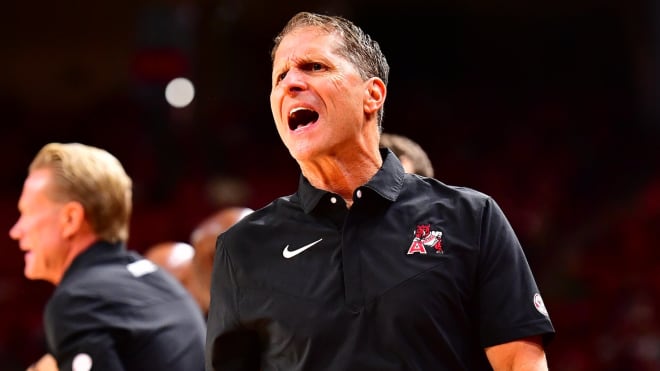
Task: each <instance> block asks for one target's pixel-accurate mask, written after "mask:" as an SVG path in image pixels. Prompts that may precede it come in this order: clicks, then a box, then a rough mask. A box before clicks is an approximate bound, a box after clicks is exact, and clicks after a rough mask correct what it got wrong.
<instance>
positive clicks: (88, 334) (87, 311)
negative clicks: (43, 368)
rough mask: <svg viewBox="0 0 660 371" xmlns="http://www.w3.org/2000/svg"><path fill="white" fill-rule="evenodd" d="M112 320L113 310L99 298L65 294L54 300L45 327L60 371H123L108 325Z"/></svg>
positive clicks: (48, 308) (49, 307)
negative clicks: (109, 320) (108, 320)
mask: <svg viewBox="0 0 660 371" xmlns="http://www.w3.org/2000/svg"><path fill="white" fill-rule="evenodd" d="M110 316H113V313H112V308H109V307H108V305H107V303H104V301H103V300H99V298H96V297H92V296H81V295H70V294H68V293H65V294H62V295H58V296H57V297H56V298H54V300H53V301H52V302H51V303H50V304H49V305H48V307H47V310H46V319H45V323H46V326H47V331H46V333H47V334H48V344H49V347H50V351H51V353H52V354H53V356H54V357H55V359H56V360H57V364H58V367H59V370H60V371H73V370H75V371H79V370H107V371H123V370H124V367H123V365H122V362H121V360H120V358H119V354H118V353H117V344H115V339H114V337H113V334H112V329H111V328H110V327H109V326H108V325H107V321H106V319H107V318H108V317H110ZM115 320H116V318H115Z"/></svg>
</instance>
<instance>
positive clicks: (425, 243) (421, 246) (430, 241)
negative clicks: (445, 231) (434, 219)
mask: <svg viewBox="0 0 660 371" xmlns="http://www.w3.org/2000/svg"><path fill="white" fill-rule="evenodd" d="M426 247H433V248H434V249H435V252H436V253H438V254H444V250H442V232H440V231H432V230H431V225H430V224H421V225H418V226H417V228H416V229H415V238H413V241H412V243H411V244H410V248H408V255H411V254H414V253H416V252H418V253H420V254H426Z"/></svg>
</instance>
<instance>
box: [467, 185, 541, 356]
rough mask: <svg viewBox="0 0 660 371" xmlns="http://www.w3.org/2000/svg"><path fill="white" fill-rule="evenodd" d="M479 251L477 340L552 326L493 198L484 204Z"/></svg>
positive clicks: (497, 340)
mask: <svg viewBox="0 0 660 371" xmlns="http://www.w3.org/2000/svg"><path fill="white" fill-rule="evenodd" d="M479 244H480V254H479V270H478V271H479V277H478V287H479V313H480V316H479V318H480V323H479V331H480V339H481V343H482V346H484V347H488V346H493V345H497V344H502V343H506V342H510V341H513V340H516V339H520V338H523V337H529V336H534V335H542V336H543V339H544V343H547V342H549V341H550V340H551V339H552V337H553V336H554V328H553V326H552V323H551V321H550V317H549V315H548V312H547V310H546V308H545V305H544V304H543V300H542V298H541V294H540V291H539V288H538V287H537V285H536V282H535V279H534V276H533V274H532V271H531V269H530V267H529V264H528V261H527V258H526V256H525V253H524V251H523V249H522V246H521V245H520V242H519V240H518V238H517V237H516V234H515V233H514V231H513V228H512V227H511V225H510V223H509V222H508V220H507V219H506V217H505V215H504V213H503V212H502V210H501V209H500V207H499V206H498V205H497V203H496V202H495V201H494V200H493V199H492V198H487V199H486V202H485V204H484V209H483V214H482V219H481V233H480V239H479Z"/></svg>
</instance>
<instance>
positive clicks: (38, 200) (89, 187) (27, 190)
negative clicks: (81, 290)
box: [9, 143, 132, 285]
mask: <svg viewBox="0 0 660 371" xmlns="http://www.w3.org/2000/svg"><path fill="white" fill-rule="evenodd" d="M18 210H19V212H20V216H19V218H18V220H17V221H16V223H15V224H14V226H13V227H12V228H11V229H10V231H9V235H10V237H11V238H12V239H14V240H17V241H18V242H19V247H20V249H21V250H23V251H25V252H26V254H25V269H24V274H25V276H26V277H27V278H28V279H43V280H46V281H49V282H51V283H53V284H55V285H57V284H59V282H60V280H61V278H62V276H63V275H64V272H65V271H66V269H67V268H68V267H69V265H70V264H71V262H72V261H73V259H74V258H75V257H76V256H78V255H79V254H80V253H81V252H83V251H84V250H86V249H87V248H88V247H89V246H90V245H92V244H93V243H94V242H96V241H98V240H103V241H107V242H111V243H120V242H122V243H123V242H126V241H127V240H128V233H129V222H130V217H131V211H132V181H131V178H130V177H129V176H128V175H127V174H126V172H125V170H124V168H123V166H122V165H121V163H120V162H119V160H117V158H116V157H114V156H113V155H112V154H110V153H109V152H107V151H105V150H103V149H100V148H96V147H92V146H88V145H84V144H80V143H50V144H47V145H45V146H44V147H43V148H42V149H41V150H40V151H39V152H38V153H37V155H36V156H35V158H34V159H33V161H32V163H31V164H30V166H29V169H28V176H27V178H26V179H25V182H24V185H23V191H22V193H21V196H20V198H19V201H18Z"/></svg>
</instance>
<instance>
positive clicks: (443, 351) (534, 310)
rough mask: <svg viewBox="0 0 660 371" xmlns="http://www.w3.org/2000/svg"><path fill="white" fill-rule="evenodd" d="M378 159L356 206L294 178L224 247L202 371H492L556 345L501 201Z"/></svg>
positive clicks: (386, 155) (390, 158)
mask: <svg viewBox="0 0 660 371" xmlns="http://www.w3.org/2000/svg"><path fill="white" fill-rule="evenodd" d="M381 154H382V156H383V166H382V168H381V169H380V170H379V171H378V172H377V174H376V175H375V176H374V177H373V178H372V179H371V180H369V182H368V183H367V184H365V185H364V186H362V187H359V188H358V189H357V190H355V193H354V195H353V201H354V202H353V206H352V207H351V208H350V209H347V208H346V205H345V203H344V201H343V200H342V198H341V197H340V196H339V195H337V194H333V193H330V192H326V191H322V190H319V189H316V188H314V187H312V186H311V185H310V184H309V182H308V181H307V180H306V179H305V178H304V177H301V180H300V185H299V189H298V191H297V193H295V194H293V195H291V196H288V197H282V198H279V199H276V200H275V201H273V202H272V203H271V204H269V205H268V206H266V207H264V208H263V209H261V210H257V211H256V212H254V213H252V214H251V215H248V216H247V217H246V218H244V219H243V220H241V221H240V222H239V223H238V224H236V225H235V226H234V227H233V228H231V229H229V230H228V231H227V232H225V233H224V234H222V235H221V236H220V237H219V238H218V243H217V254H216V258H215V262H214V273H213V282H212V288H211V308H210V313H209V315H208V326H207V330H208V333H207V345H206V346H207V353H206V354H207V365H206V367H207V370H244V369H245V370H264V371H269V370H287V371H294V370H315V371H317V370H362V371H364V370H378V371H385V370H488V369H490V366H489V365H488V361H487V359H486V357H485V354H484V347H488V346H492V345H496V344H500V343H505V342H508V341H512V340H515V339H519V338H522V337H527V336H532V335H543V336H544V340H546V341H547V340H549V339H550V338H551V337H552V336H553V334H554V329H553V326H552V323H551V321H550V319H549V317H548V316H547V312H546V311H545V307H544V306H543V301H542V300H541V297H540V295H539V289H538V288H537V285H536V283H535V281H534V278H533V276H532V273H531V271H530V268H529V266H528V263H527V261H526V258H525V255H524V253H523V250H522V248H521V246H520V243H519V242H518V239H517V238H516V235H515V234H514V231H513V230H512V228H511V226H510V225H509V223H508V222H507V220H506V218H505V216H504V215H503V213H502V211H501V210H500V208H499V207H498V206H497V204H496V203H495V201H493V199H492V198H490V197H488V196H487V195H484V194H482V193H479V192H477V191H474V190H471V189H468V188H462V187H453V186H448V185H445V184H443V183H441V182H440V181H438V180H435V179H431V178H424V177H420V176H417V175H413V174H405V173H404V171H403V168H402V166H401V163H400V162H399V161H398V159H397V158H396V156H395V155H393V154H392V153H391V152H390V151H389V150H383V151H382V152H381Z"/></svg>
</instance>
